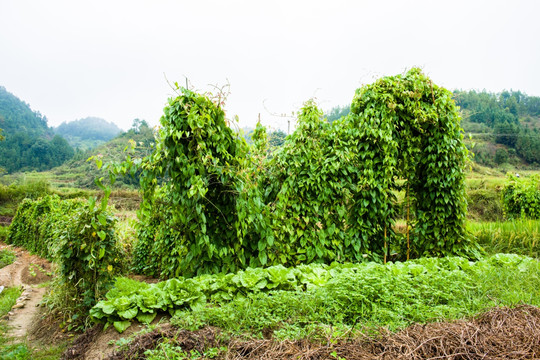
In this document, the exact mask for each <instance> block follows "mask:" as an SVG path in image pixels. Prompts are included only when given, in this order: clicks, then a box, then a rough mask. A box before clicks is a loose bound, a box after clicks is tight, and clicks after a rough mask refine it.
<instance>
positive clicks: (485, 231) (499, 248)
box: [467, 219, 540, 258]
mask: <svg viewBox="0 0 540 360" xmlns="http://www.w3.org/2000/svg"><path fill="white" fill-rule="evenodd" d="M467 228H468V229H469V231H471V233H472V234H473V235H474V236H476V238H477V240H478V243H479V244H480V245H481V246H483V247H484V249H485V250H486V252H487V253H488V254H496V253H514V254H521V255H527V256H530V257H533V258H540V220H526V219H518V220H511V221H495V222H469V223H468V224H467Z"/></svg>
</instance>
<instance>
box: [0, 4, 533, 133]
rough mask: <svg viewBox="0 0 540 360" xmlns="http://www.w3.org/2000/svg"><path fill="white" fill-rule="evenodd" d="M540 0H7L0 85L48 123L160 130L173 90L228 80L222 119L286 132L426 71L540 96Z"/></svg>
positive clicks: (448, 80)
mask: <svg viewBox="0 0 540 360" xmlns="http://www.w3.org/2000/svg"><path fill="white" fill-rule="evenodd" d="M539 18H540V1H535V0H530V1H519V0H514V1H509V0H507V1H493V0H491V1H475V0H467V1H455V0H454V1H433V0H431V1H404V0H401V1H399V0H396V1H337V0H332V1H314V0H311V1H295V0H288V1H280V0H277V1H276V0H274V1H256V0H251V1H243V0H238V1H225V0H221V1H196V0H192V1H179V0H177V1H172V0H170V1H166V0H154V1H150V0H148V1H134V0H129V1H124V0H122V1H120V0H109V1H102V0H92V1H77V0H66V1H60V0H47V1H42V0H35V1H28V0H0V86H4V87H6V89H7V90H8V91H10V92H12V93H14V94H15V95H16V96H18V97H19V98H21V99H22V100H24V101H26V102H27V103H29V104H30V105H31V106H32V108H33V109H34V110H37V111H40V112H41V113H42V114H44V115H45V116H47V118H48V119H49V125H51V126H57V125H59V124H60V123H61V122H64V121H72V120H75V119H79V118H83V117H87V116H97V117H102V118H104V119H106V120H108V121H113V122H115V123H117V124H118V125H119V126H120V127H122V128H124V129H127V128H129V127H130V125H131V123H132V121H133V119H134V118H141V119H146V120H147V121H148V122H149V123H151V124H154V125H155V124H157V123H158V122H159V118H160V116H161V114H162V110H163V107H164V106H165V104H166V101H167V98H168V97H170V96H172V95H173V91H172V90H171V88H170V87H169V85H168V84H167V81H166V79H168V80H169V81H170V82H175V81H177V82H178V83H180V84H185V77H187V78H188V79H189V80H190V83H191V84H193V86H194V87H195V88H197V89H200V90H203V91H206V90H211V89H212V87H211V86H210V84H217V85H220V86H221V85H224V84H226V83H227V81H228V82H229V83H230V90H231V94H230V96H229V98H228V101H227V105H226V110H227V115H228V117H230V118H232V117H233V116H234V115H238V116H239V118H240V126H246V125H251V126H253V125H254V124H255V123H256V119H257V115H258V114H259V113H261V118H262V122H263V124H264V125H268V126H272V127H281V128H283V129H286V124H287V119H286V118H281V117H277V116H273V115H272V113H277V114H281V113H286V114H291V112H293V111H297V110H298V109H299V108H300V107H301V105H302V103H303V102H304V101H306V100H307V99H309V98H311V97H315V98H316V99H317V100H318V102H319V104H320V106H321V107H322V108H323V109H324V110H325V111H326V110H329V109H330V108H331V107H332V106H334V105H344V104H349V103H350V101H351V99H352V97H353V95H354V90H355V89H356V88H358V87H360V86H361V85H362V84H366V83H370V82H372V81H373V80H374V79H375V78H377V77H380V76H384V75H394V74H397V73H402V72H404V71H405V70H406V69H408V68H411V67H413V66H420V67H421V68H423V69H424V71H425V72H426V73H427V74H428V75H429V76H430V77H431V78H432V79H433V81H434V82H435V83H437V84H439V85H443V86H446V87H447V88H449V89H455V88H461V89H480V90H481V89H487V90H489V91H493V92H500V91H501V90H503V89H514V90H521V91H524V92H526V93H527V94H529V95H535V96H540V39H539V35H540V21H539Z"/></svg>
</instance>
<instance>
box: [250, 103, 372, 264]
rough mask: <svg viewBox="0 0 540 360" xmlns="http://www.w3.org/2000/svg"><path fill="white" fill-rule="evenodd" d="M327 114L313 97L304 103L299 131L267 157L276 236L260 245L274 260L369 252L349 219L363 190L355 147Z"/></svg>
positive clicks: (333, 258) (353, 255)
mask: <svg viewBox="0 0 540 360" xmlns="http://www.w3.org/2000/svg"><path fill="white" fill-rule="evenodd" d="M322 115H323V114H322V112H321V111H320V110H319V109H318V108H317V106H316V105H315V103H314V102H313V101H308V102H307V103H306V104H304V107H303V108H302V109H301V110H300V114H299V117H298V123H297V128H296V130H295V132H294V133H293V134H291V135H290V136H289V137H288V138H287V140H286V142H285V144H284V145H283V147H282V148H280V149H279V150H278V151H277V152H276V153H275V154H274V156H273V157H272V159H270V160H269V162H268V168H269V172H268V178H267V179H263V183H264V184H265V189H264V191H265V194H267V195H266V197H265V199H264V201H265V203H266V204H268V205H267V211H268V215H267V218H268V219H269V222H270V224H269V226H270V228H271V229H272V231H273V236H271V237H269V238H267V239H266V243H265V242H264V238H263V239H261V241H260V242H259V246H261V242H262V246H261V247H262V248H263V249H264V248H265V247H267V248H268V249H269V250H268V251H266V252H265V253H264V254H263V258H264V257H268V263H270V264H275V263H283V264H299V263H302V262H307V263H310V262H327V263H330V262H332V261H336V260H337V261H344V260H357V261H358V260H360V259H362V257H363V254H366V253H369V252H370V248H369V246H368V245H367V242H364V243H363V244H362V243H361V242H359V241H355V240H351V238H353V239H354V237H355V236H359V234H358V232H359V228H358V227H355V226H354V224H353V223H351V221H349V216H350V212H351V205H350V204H351V203H352V202H353V194H355V193H356V192H357V191H358V190H357V187H356V184H355V183H356V181H357V177H355V175H356V170H357V168H356V166H355V165H356V164H357V163H356V162H355V160H354V159H353V157H354V156H355V152H354V149H353V148H352V146H351V147H346V146H343V143H342V141H343V142H345V141H346V140H345V139H346V138H345V137H343V136H341V135H342V134H340V133H339V130H340V129H339V128H337V129H336V127H334V126H332V125H331V124H329V123H328V122H327V121H325V120H324V119H323V117H322ZM340 140H342V141H340ZM353 211H354V210H353ZM261 255H262V254H261V252H259V258H261ZM265 263H266V261H265V262H263V261H261V264H262V265H265Z"/></svg>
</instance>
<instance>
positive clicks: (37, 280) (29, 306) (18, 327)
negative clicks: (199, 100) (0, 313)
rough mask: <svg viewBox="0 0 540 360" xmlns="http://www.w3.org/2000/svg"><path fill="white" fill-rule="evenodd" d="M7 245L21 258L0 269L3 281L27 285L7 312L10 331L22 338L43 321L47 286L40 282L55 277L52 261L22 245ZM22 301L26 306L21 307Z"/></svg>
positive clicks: (3, 282) (10, 284) (11, 334)
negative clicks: (41, 314) (33, 253)
mask: <svg viewBox="0 0 540 360" xmlns="http://www.w3.org/2000/svg"><path fill="white" fill-rule="evenodd" d="M6 248H7V249H10V250H11V251H13V252H14V253H15V255H16V256H17V258H16V259H15V261H14V262H13V263H12V264H10V265H8V266H6V267H4V268H2V269H0V285H3V286H10V287H13V286H18V287H22V288H23V293H22V295H21V297H20V298H19V299H18V300H17V305H16V306H15V307H16V308H13V309H12V310H11V312H10V313H9V314H8V316H7V324H8V326H9V328H10V330H9V332H8V335H9V336H12V337H15V338H22V337H25V336H27V335H28V334H30V333H31V332H32V330H33V329H34V328H35V326H36V324H39V322H40V321H39V318H40V310H41V309H40V307H39V304H40V302H41V300H42V299H43V295H44V294H45V292H46V288H45V287H39V286H37V285H39V284H42V283H44V282H46V281H49V280H50V279H51V276H50V271H51V264H50V263H49V262H48V261H47V260H44V259H42V258H40V257H38V256H35V255H30V254H29V253H28V252H27V251H25V250H23V249H22V248H18V247H13V246H10V245H6V244H3V243H0V249H6ZM19 305H24V306H22V307H18V306H19Z"/></svg>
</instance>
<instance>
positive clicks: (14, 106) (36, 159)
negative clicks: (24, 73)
mask: <svg viewBox="0 0 540 360" xmlns="http://www.w3.org/2000/svg"><path fill="white" fill-rule="evenodd" d="M0 129H3V132H2V135H3V136H4V138H5V139H4V140H3V141H0V167H1V168H4V169H5V170H6V171H8V172H15V171H23V170H24V171H31V170H47V169H50V168H52V167H55V166H58V165H60V164H62V163H63V162H64V161H66V160H68V159H70V158H71V157H73V154H74V151H73V148H72V147H71V146H70V145H69V144H68V143H67V141H66V140H65V139H64V138H63V137H62V136H60V135H55V134H54V132H53V130H52V129H51V128H49V127H48V125H47V118H46V117H45V116H43V115H41V114H40V113H39V112H37V111H33V110H32V109H31V108H30V105H28V104H27V103H25V102H23V101H21V100H20V99H19V98H17V97H16V96H15V95H13V94H11V93H9V92H8V91H7V90H6V89H5V88H4V87H1V86H0Z"/></svg>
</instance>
